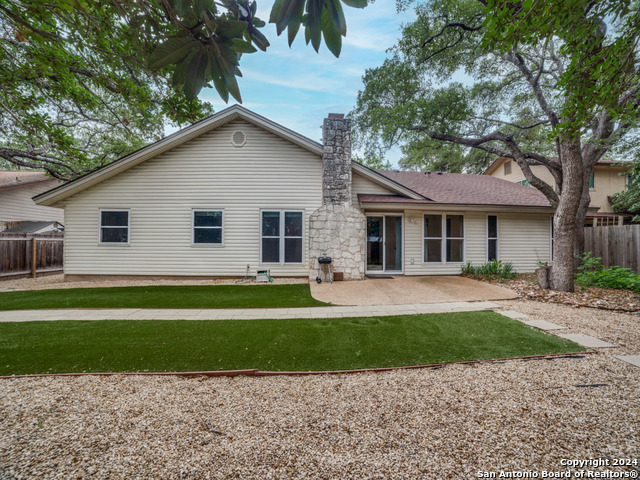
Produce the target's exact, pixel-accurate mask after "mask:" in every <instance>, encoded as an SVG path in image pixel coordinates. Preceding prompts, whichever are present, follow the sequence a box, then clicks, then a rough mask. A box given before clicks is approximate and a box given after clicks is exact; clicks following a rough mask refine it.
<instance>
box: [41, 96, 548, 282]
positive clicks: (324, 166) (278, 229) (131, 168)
mask: <svg viewBox="0 0 640 480" xmlns="http://www.w3.org/2000/svg"><path fill="white" fill-rule="evenodd" d="M35 201H36V203H38V204H39V205H42V206H50V207H60V208H64V213H65V259H64V269H65V275H66V277H67V278H68V279H80V278H87V277H122V276H127V277H129V276H138V277H166V276H181V277H229V276H243V275H244V273H245V271H246V269H247V265H249V266H250V269H251V271H252V273H254V272H255V270H258V269H270V270H271V274H272V275H274V276H298V277H301V276H304V277H306V276H308V277H309V278H315V276H316V272H317V267H318V264H317V257H318V256H321V255H324V254H326V255H329V256H331V257H332V258H333V261H334V268H335V270H336V271H338V272H342V273H343V275H344V278H345V280H356V279H361V278H363V277H364V275H365V274H367V275H375V274H404V275H436V274H437V275H442V274H457V273H459V272H460V266H461V265H462V264H464V263H465V262H467V261H471V262H473V263H474V264H480V263H484V262H486V261H487V260H489V259H493V258H498V259H501V260H503V261H506V262H512V263H513V264H514V266H515V268H516V270H518V271H520V272H528V271H533V270H534V269H535V268H536V265H537V263H538V262H540V261H542V262H548V261H550V258H551V218H552V215H553V208H552V207H551V206H550V205H549V204H548V202H547V200H546V199H545V197H544V196H542V195H541V194H540V193H538V192H537V191H535V190H534V189H531V188H528V187H525V186H522V185H518V184H514V183H511V182H508V181H505V180H501V179H497V178H493V177H490V176H483V175H463V174H447V173H437V172H434V173H421V172H395V171H386V172H379V171H373V170H371V169H369V168H367V167H365V166H363V165H361V164H359V163H357V162H354V161H352V160H351V144H350V121H349V120H348V119H345V118H344V117H343V116H342V115H337V114H330V115H329V116H328V118H327V119H325V120H324V124H323V143H322V144H320V143H317V142H315V141H313V140H310V139H308V138H306V137H304V136H302V135H300V134H298V133H296V132H294V131H292V130H289V129H287V128H285V127H283V126H281V125H278V124H277V123H275V122H272V121H271V120H269V119H266V118H264V117H262V116H260V115H257V114H255V113H253V112H251V111H249V110H247V109H246V108H244V107H241V106H232V107H229V108H227V109H225V110H223V111H221V112H219V113H217V114H215V115H213V116H211V117H209V118H207V119H204V120H202V121H200V122H198V123H196V124H194V125H192V126H190V127H188V128H185V129H183V130H181V131H179V132H176V133H174V134H172V135H170V136H168V137H166V138H164V139H163V140H160V141H159V142H157V143H154V144H152V145H149V146H147V147H145V148H143V149H141V150H139V151H137V152H134V153H132V154H130V155H128V156H126V157H123V158H121V159H119V160H117V161H115V162H113V163H111V164H109V165H106V166H104V167H102V168H100V169H98V170H96V171H94V172H92V173H90V174H87V175H85V176H83V177H80V178H78V179H76V180H73V181H71V182H68V183H66V184H64V185H61V186H59V187H57V188H54V189H52V190H50V191H48V192H45V193H43V194H41V195H38V196H37V197H36V198H35Z"/></svg>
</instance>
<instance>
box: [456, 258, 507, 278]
mask: <svg viewBox="0 0 640 480" xmlns="http://www.w3.org/2000/svg"><path fill="white" fill-rule="evenodd" d="M460 270H461V273H465V274H467V275H471V276H472V277H474V278H476V277H488V278H490V279H494V278H514V277H516V276H518V274H517V273H516V271H515V270H514V269H513V264H512V263H503V262H502V260H491V261H490V262H487V263H485V264H483V265H478V266H477V267H475V266H473V265H472V264H471V262H467V263H466V264H465V265H463V266H462V267H461V269H460Z"/></svg>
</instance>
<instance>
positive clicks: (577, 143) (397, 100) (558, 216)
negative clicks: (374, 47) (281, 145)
mask: <svg viewBox="0 0 640 480" xmlns="http://www.w3.org/2000/svg"><path fill="white" fill-rule="evenodd" d="M603 19H607V21H608V23H609V24H610V28H609V29H607V28H605V25H604V22H603ZM638 20H639V19H638V11H637V6H636V5H635V4H634V3H632V2H631V1H625V0H623V1H619V2H605V1H586V0H576V1H574V2H564V1H561V0H549V1H547V2H532V1H524V2H514V3H511V2H505V1H503V0H486V1H485V0H479V1H478V0H431V1H430V2H428V3H426V4H420V5H418V6H417V7H416V20H415V21H414V22H413V23H411V24H409V25H407V26H405V28H404V29H403V34H402V38H401V40H400V41H399V42H398V44H397V46H396V47H395V49H394V50H393V52H392V53H393V55H392V57H391V58H389V59H387V60H386V61H385V62H384V64H383V65H382V66H381V67H378V68H375V69H371V70H367V72H366V74H365V76H364V78H363V80H364V89H363V90H362V91H361V92H360V93H359V94H358V101H357V106H356V108H355V110H354V111H353V112H352V117H353V119H354V124H355V126H356V128H357V130H358V137H359V138H360V139H361V142H362V143H363V144H364V145H365V146H366V147H367V149H368V150H370V151H379V150H380V149H385V148H388V147H390V146H392V145H394V144H398V143H401V144H402V143H404V144H415V143H416V142H419V141H422V142H424V143H425V144H428V143H429V142H431V141H434V140H435V141H438V142H444V143H446V144H449V145H455V146H458V147H464V148H469V149H475V150H479V151H482V152H486V153H489V154H492V155H494V156H504V157H508V158H512V159H513V160H514V161H516V162H517V164H518V165H519V166H520V168H521V169H522V171H523V173H524V175H525V177H526V179H527V180H528V181H529V183H530V184H531V185H532V186H533V187H535V188H537V189H538V190H539V191H540V192H542V193H543V194H544V195H545V196H546V197H547V199H548V200H549V202H550V204H551V205H553V206H554V207H555V215H554V235H555V241H554V252H553V254H554V265H553V272H552V278H551V282H552V288H555V289H558V290H564V291H572V290H573V288H574V281H573V274H574V268H575V263H574V262H575V256H574V254H576V253H577V254H581V253H582V246H583V244H584V237H583V225H584V220H585V216H586V212H587V207H588V205H589V202H590V198H589V175H590V173H591V171H592V169H593V166H594V165H595V164H596V162H598V160H600V159H601V158H602V157H603V155H605V153H607V152H608V151H610V150H611V149H612V148H613V147H615V146H616V145H617V144H619V143H620V142H621V141H622V140H623V138H624V137H625V136H626V135H627V136H628V135H629V134H630V133H632V134H633V133H634V131H635V129H636V128H637V126H638V115H637V109H638V99H639V95H638V93H639V89H638V86H639V84H638V56H637V45H638V32H639V30H640V29H639V28H638V25H639V23H638ZM461 72H463V73H464V74H466V75H467V76H468V77H469V78H470V79H471V82H470V84H467V83H466V82H465V83H461V82H452V81H451V78H452V77H453V76H454V75H455V74H458V73H461ZM533 164H536V165H543V166H544V167H546V168H547V170H548V171H549V172H550V173H551V175H552V177H553V178H554V180H555V185H550V184H548V183H546V182H544V181H543V180H541V179H540V178H539V177H537V176H536V175H534V174H533V172H532V170H531V168H530V167H531V165H533Z"/></svg>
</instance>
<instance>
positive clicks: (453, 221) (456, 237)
mask: <svg viewBox="0 0 640 480" xmlns="http://www.w3.org/2000/svg"><path fill="white" fill-rule="evenodd" d="M446 224H447V257H446V261H447V262H462V261H464V216H463V215H446Z"/></svg>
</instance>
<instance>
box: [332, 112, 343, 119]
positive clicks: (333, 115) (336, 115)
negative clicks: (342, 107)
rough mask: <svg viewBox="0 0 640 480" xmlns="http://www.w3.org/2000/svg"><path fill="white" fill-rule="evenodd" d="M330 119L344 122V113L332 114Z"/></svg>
mask: <svg viewBox="0 0 640 480" xmlns="http://www.w3.org/2000/svg"><path fill="white" fill-rule="evenodd" d="M329 118H331V119H337V120H342V119H343V118H344V113H330V114H329Z"/></svg>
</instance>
